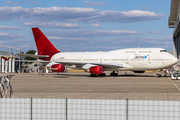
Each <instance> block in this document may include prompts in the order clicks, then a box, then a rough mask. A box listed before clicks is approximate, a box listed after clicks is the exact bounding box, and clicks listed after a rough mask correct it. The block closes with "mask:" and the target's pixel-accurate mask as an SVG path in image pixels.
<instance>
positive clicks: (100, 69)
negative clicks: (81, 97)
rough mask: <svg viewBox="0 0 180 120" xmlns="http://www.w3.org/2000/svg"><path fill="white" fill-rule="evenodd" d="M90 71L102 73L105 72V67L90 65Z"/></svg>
mask: <svg viewBox="0 0 180 120" xmlns="http://www.w3.org/2000/svg"><path fill="white" fill-rule="evenodd" d="M89 72H90V73H91V74H98V75H100V74H102V73H103V67H101V66H93V67H90V69H89Z"/></svg>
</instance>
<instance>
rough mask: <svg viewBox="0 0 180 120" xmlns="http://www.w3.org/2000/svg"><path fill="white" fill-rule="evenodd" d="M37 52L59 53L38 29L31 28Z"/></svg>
mask: <svg viewBox="0 0 180 120" xmlns="http://www.w3.org/2000/svg"><path fill="white" fill-rule="evenodd" d="M32 32H33V35H34V39H35V42H36V47H37V50H38V52H43V53H57V52H59V51H58V50H57V49H56V48H55V47H54V45H53V44H52V43H51V42H50V41H49V40H48V38H47V37H46V36H45V35H44V34H43V33H42V32H41V30H40V29H39V28H32Z"/></svg>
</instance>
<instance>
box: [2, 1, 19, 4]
mask: <svg viewBox="0 0 180 120" xmlns="http://www.w3.org/2000/svg"><path fill="white" fill-rule="evenodd" d="M5 4H8V5H21V4H22V3H21V2H11V1H6V2H5Z"/></svg>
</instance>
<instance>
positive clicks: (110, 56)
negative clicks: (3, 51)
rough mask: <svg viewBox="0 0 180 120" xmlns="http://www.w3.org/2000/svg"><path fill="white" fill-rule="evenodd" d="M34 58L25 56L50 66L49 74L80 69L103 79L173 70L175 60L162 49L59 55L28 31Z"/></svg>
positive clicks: (37, 31)
mask: <svg viewBox="0 0 180 120" xmlns="http://www.w3.org/2000/svg"><path fill="white" fill-rule="evenodd" d="M32 32H33V35H34V39H35V43H36V47H37V51H38V52H37V54H36V55H27V54H26V56H29V57H36V58H39V59H41V60H44V61H47V62H50V63H49V65H50V66H51V70H52V71H53V72H64V71H65V70H66V68H72V69H81V70H84V71H86V72H89V73H90V74H91V76H99V75H105V74H104V73H103V72H104V71H112V73H111V74H110V75H111V76H117V75H118V74H117V73H116V72H115V71H134V72H135V73H143V72H144V71H146V70H159V69H163V68H168V67H171V66H173V65H174V64H176V63H177V62H178V59H177V58H176V57H174V56H173V55H171V54H170V53H168V52H167V51H166V50H165V49H163V48H129V49H118V50H112V51H107V52H61V51H58V50H57V49H56V48H55V47H54V45H53V44H52V43H51V42H50V41H49V40H48V38H47V37H46V36H45V35H44V34H43V33H42V32H41V30H40V29H39V28H32Z"/></svg>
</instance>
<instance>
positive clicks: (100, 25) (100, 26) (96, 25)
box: [91, 24, 104, 28]
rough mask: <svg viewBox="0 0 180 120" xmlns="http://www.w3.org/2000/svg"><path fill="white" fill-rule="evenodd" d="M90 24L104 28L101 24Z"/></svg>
mask: <svg viewBox="0 0 180 120" xmlns="http://www.w3.org/2000/svg"><path fill="white" fill-rule="evenodd" d="M91 26H93V27H96V28H104V26H101V25H100V24H92V25H91Z"/></svg>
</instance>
